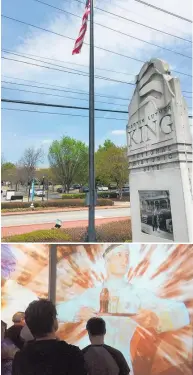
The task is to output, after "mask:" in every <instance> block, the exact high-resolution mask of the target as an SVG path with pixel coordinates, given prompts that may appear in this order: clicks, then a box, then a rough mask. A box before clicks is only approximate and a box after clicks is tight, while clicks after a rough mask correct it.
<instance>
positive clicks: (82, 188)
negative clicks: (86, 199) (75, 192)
mask: <svg viewBox="0 0 193 375" xmlns="http://www.w3.org/2000/svg"><path fill="white" fill-rule="evenodd" d="M88 192H89V187H88V186H81V188H80V189H79V193H88Z"/></svg>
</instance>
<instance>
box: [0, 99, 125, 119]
mask: <svg viewBox="0 0 193 375" xmlns="http://www.w3.org/2000/svg"><path fill="white" fill-rule="evenodd" d="M1 101H2V102H3V103H15V104H24V105H37V106H42V107H54V108H68V109H81V110H89V108H88V107H77V106H72V105H64V104H53V103H41V102H32V101H27V100H13V99H5V98H2V99H1ZM95 111H100V112H113V113H125V114H127V115H128V111H118V110H115V109H104V108H95Z"/></svg>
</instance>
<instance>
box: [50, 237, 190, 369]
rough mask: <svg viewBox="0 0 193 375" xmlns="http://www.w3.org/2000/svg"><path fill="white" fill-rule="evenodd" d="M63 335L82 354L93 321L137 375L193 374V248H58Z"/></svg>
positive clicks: (157, 246) (123, 246) (58, 279)
mask: <svg viewBox="0 0 193 375" xmlns="http://www.w3.org/2000/svg"><path fill="white" fill-rule="evenodd" d="M57 258H58V263H57V311H58V318H59V322H60V326H59V332H58V335H59V337H60V338H61V339H62V338H63V339H65V340H66V341H68V342H70V343H74V344H76V345H78V346H79V347H80V348H83V347H85V346H86V345H88V344H89V340H88V337H87V332H86V330H85V325H86V321H87V320H88V319H89V318H90V317H92V316H102V317H103V318H104V320H105V321H106V326H107V335H106V343H107V344H109V345H112V346H115V347H116V348H117V349H119V350H121V351H122V353H123V354H124V356H125V357H126V359H127V361H128V364H129V366H130V368H131V374H132V375H141V374H143V375H157V374H159V375H185V374H186V375H191V374H192V365H193V359H192V352H193V339H192V336H193V325H192V323H193V292H192V291H193V267H192V264H193V246H192V245H189V246H188V245H163V244H162V245H137V244H131V245H130V244H125V245H121V246H119V245H85V246H75V245H71V246H58V247H57Z"/></svg>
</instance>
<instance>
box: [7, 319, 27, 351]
mask: <svg viewBox="0 0 193 375" xmlns="http://www.w3.org/2000/svg"><path fill="white" fill-rule="evenodd" d="M22 328H23V326H22V325H19V324H18V325H13V326H11V327H10V328H8V329H7V330H6V332H5V338H9V339H10V340H11V341H12V342H13V343H14V345H16V346H17V348H19V349H22V348H23V345H24V341H23V340H22V338H21V337H20V334H21V331H22Z"/></svg>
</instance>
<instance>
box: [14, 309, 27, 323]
mask: <svg viewBox="0 0 193 375" xmlns="http://www.w3.org/2000/svg"><path fill="white" fill-rule="evenodd" d="M12 322H13V323H14V325H20V326H24V325H25V313H24V312H21V311H18V312H16V313H15V314H14V315H13V317H12Z"/></svg>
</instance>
